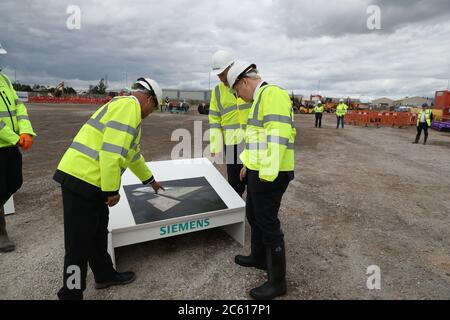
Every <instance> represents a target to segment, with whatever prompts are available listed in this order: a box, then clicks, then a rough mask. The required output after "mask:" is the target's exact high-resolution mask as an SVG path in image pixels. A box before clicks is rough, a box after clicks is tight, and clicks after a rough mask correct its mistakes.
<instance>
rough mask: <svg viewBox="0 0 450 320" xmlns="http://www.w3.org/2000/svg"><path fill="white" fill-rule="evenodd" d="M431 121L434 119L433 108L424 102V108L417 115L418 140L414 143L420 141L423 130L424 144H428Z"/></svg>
mask: <svg viewBox="0 0 450 320" xmlns="http://www.w3.org/2000/svg"><path fill="white" fill-rule="evenodd" d="M431 121H433V113H432V112H431V109H428V104H427V103H424V104H422V110H420V112H419V114H418V115H417V134H416V140H414V142H413V143H419V140H420V136H421V134H422V130H423V133H424V138H423V144H427V140H428V128H429V127H431Z"/></svg>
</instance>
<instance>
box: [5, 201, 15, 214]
mask: <svg viewBox="0 0 450 320" xmlns="http://www.w3.org/2000/svg"><path fill="white" fill-rule="evenodd" d="M4 209H5V216H7V215H9V214H13V213H14V211H15V209H14V199H13V197H11V198H9V200H8V201H6V203H5V206H4Z"/></svg>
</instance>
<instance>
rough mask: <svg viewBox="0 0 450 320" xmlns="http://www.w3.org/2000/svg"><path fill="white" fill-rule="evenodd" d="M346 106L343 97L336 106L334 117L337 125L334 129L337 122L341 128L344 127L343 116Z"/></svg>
mask: <svg viewBox="0 0 450 320" xmlns="http://www.w3.org/2000/svg"><path fill="white" fill-rule="evenodd" d="M347 110H348V106H347V105H346V104H345V102H344V99H340V100H339V104H338V105H337V106H336V119H337V125H336V129H338V128H339V123H341V127H342V129H344V118H345V115H346V114H347Z"/></svg>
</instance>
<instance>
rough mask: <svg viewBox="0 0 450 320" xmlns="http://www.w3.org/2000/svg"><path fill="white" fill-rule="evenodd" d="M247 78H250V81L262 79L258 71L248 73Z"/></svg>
mask: <svg viewBox="0 0 450 320" xmlns="http://www.w3.org/2000/svg"><path fill="white" fill-rule="evenodd" d="M245 77H246V78H250V79H261V76H260V74H259V72H258V70H252V71H250V72H249V73H247V74H246V75H245Z"/></svg>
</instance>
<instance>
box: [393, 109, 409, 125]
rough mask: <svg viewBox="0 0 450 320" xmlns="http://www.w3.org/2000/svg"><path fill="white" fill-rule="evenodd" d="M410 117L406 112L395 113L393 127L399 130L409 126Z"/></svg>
mask: <svg viewBox="0 0 450 320" xmlns="http://www.w3.org/2000/svg"><path fill="white" fill-rule="evenodd" d="M410 119H411V115H410V114H409V113H407V112H399V113H397V117H396V119H395V120H396V121H395V126H396V127H399V128H404V127H407V126H408V125H409V124H410Z"/></svg>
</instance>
